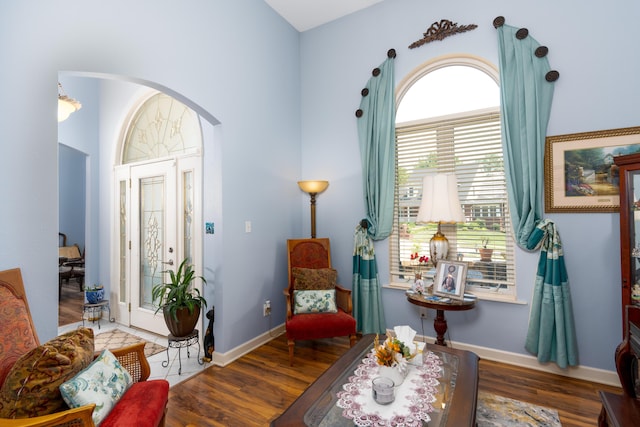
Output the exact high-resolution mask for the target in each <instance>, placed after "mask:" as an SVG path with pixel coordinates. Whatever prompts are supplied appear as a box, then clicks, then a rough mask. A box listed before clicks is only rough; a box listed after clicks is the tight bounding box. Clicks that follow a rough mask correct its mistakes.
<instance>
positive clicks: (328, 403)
mask: <svg viewBox="0 0 640 427" xmlns="http://www.w3.org/2000/svg"><path fill="white" fill-rule="evenodd" d="M436 347H437V346H436ZM372 348H373V346H372V345H370V346H367V347H366V348H364V350H362V351H361V352H360V354H358V355H357V356H356V357H355V358H354V360H353V362H352V363H351V364H350V365H349V366H348V367H347V369H345V370H344V371H343V372H342V374H341V375H340V376H338V377H337V378H336V380H335V381H333V383H332V384H331V385H330V386H329V387H328V388H327V389H326V390H324V392H323V393H322V394H321V395H320V397H319V398H318V399H317V400H316V401H315V402H314V404H313V405H311V406H310V407H309V409H308V410H307V412H306V413H305V415H304V423H305V425H307V426H309V427H339V426H353V425H354V421H353V420H352V419H349V418H347V417H345V416H343V415H342V414H343V411H344V409H342V408H340V407H338V405H337V403H338V393H339V392H341V391H342V390H343V385H345V384H347V383H348V382H349V379H350V377H353V376H354V372H355V371H356V369H358V367H359V366H360V365H362V364H363V360H364V359H365V358H367V356H368V355H369V353H371V350H372ZM425 351H430V352H432V353H433V354H435V355H436V356H438V358H439V359H440V361H441V362H442V365H441V368H442V372H441V374H440V377H438V378H437V380H438V385H436V386H435V387H434V388H435V392H434V393H433V394H434V397H435V401H434V402H433V403H432V405H433V407H434V411H433V412H430V413H429V417H430V418H431V420H430V421H429V422H428V424H425V423H423V425H429V426H434V427H437V426H444V425H445V424H446V422H447V416H448V413H449V408H450V406H451V405H447V402H450V401H451V397H452V396H453V392H454V389H455V386H456V378H457V374H458V365H459V358H458V356H457V355H455V354H451V353H450V352H444V351H439V350H438V348H434V347H433V346H432V347H429V348H428V350H425ZM401 387H402V386H401ZM396 403H398V402H397V401H396Z"/></svg>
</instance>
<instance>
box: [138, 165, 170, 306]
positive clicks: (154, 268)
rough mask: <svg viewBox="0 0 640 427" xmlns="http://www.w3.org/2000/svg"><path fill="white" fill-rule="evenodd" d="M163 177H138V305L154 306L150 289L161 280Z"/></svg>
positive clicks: (163, 204) (163, 215)
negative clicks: (139, 178) (139, 234)
mask: <svg viewBox="0 0 640 427" xmlns="http://www.w3.org/2000/svg"><path fill="white" fill-rule="evenodd" d="M164 192H165V182H164V177H162V176H156V177H150V178H143V179H141V180H140V233H141V236H140V243H141V245H140V252H141V253H140V307H143V308H148V309H150V310H151V309H154V307H153V303H152V298H151V291H152V289H153V286H155V285H157V284H160V283H162V281H163V277H162V253H163V252H162V248H163V247H164V235H163V226H162V225H163V224H164V217H165V212H164V207H165V200H164Z"/></svg>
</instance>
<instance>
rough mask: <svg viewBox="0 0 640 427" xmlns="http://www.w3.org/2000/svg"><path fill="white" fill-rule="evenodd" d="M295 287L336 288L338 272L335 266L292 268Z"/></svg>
mask: <svg viewBox="0 0 640 427" xmlns="http://www.w3.org/2000/svg"><path fill="white" fill-rule="evenodd" d="M291 274H292V275H293V280H294V281H293V289H300V290H318V289H335V287H336V281H337V279H338V272H337V271H336V270H334V269H333V268H300V267H293V268H292V269H291Z"/></svg>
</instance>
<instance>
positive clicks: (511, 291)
mask: <svg viewBox="0 0 640 427" xmlns="http://www.w3.org/2000/svg"><path fill="white" fill-rule="evenodd" d="M398 99H399V104H398V108H397V114H396V150H397V168H396V170H397V176H396V199H395V223H394V232H393V235H392V237H391V240H390V245H391V247H390V260H391V268H390V271H391V275H392V282H394V283H404V284H405V285H410V284H411V283H412V282H413V275H414V273H415V269H416V266H415V263H416V261H415V260H411V254H415V253H416V252H417V253H419V254H420V255H427V256H429V241H430V239H431V237H432V236H433V234H434V233H435V232H436V231H437V224H435V223H433V224H419V223H416V216H417V214H418V208H419V206H420V201H421V199H422V180H423V178H424V176H425V175H426V174H430V173H446V172H455V174H456V176H457V179H458V193H459V196H460V203H461V205H462V209H463V212H464V217H465V219H464V222H462V223H458V224H442V231H443V233H444V234H445V235H446V236H447V238H448V240H449V243H450V249H449V256H448V259H450V260H458V261H464V262H466V263H467V264H468V270H467V271H468V275H467V284H466V286H467V290H469V291H472V292H474V293H476V294H479V295H485V296H487V297H489V295H487V294H492V295H494V296H495V297H496V299H507V300H509V299H515V259H514V242H513V239H512V237H511V236H512V234H511V223H510V217H509V211H508V201H507V189H506V180H505V173H504V165H503V157H502V140H501V125H500V90H499V86H498V72H497V70H496V69H495V67H493V66H492V65H491V64H488V63H486V62H484V61H482V60H480V59H477V58H473V57H446V58H440V59H437V60H434V61H431V62H429V63H427V64H425V65H423V66H421V67H420V68H419V69H417V70H416V71H414V72H413V73H411V74H410V75H409V76H408V77H407V78H406V79H405V80H404V81H403V82H402V83H401V84H400V88H399V90H398ZM485 249H488V250H489V251H485ZM488 252H491V254H490V255H488ZM434 273H435V269H431V271H430V272H429V273H427V276H430V275H433V274H434Z"/></svg>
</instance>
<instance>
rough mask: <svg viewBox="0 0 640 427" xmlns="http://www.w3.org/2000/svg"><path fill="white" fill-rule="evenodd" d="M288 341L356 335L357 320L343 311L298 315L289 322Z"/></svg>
mask: <svg viewBox="0 0 640 427" xmlns="http://www.w3.org/2000/svg"><path fill="white" fill-rule="evenodd" d="M286 329H287V339H290V340H315V339H319V338H331V337H342V336H345V335H351V334H355V333H356V319H354V318H353V316H350V315H348V314H347V313H345V312H344V311H343V310H340V309H338V312H337V313H311V314H296V315H294V316H293V317H292V318H291V320H289V321H287V325H286Z"/></svg>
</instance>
